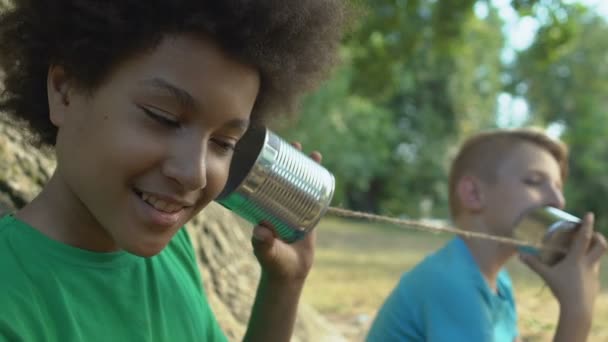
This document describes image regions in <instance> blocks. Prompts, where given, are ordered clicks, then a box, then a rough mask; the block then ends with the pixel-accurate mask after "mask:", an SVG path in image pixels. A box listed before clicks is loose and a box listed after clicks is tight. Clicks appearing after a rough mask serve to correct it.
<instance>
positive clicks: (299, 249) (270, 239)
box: [252, 143, 322, 284]
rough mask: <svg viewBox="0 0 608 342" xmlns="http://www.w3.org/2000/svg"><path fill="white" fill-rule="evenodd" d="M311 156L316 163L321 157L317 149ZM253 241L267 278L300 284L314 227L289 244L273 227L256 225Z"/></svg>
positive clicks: (308, 265)
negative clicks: (302, 236)
mask: <svg viewBox="0 0 608 342" xmlns="http://www.w3.org/2000/svg"><path fill="white" fill-rule="evenodd" d="M293 146H294V147H295V148H297V149H298V150H301V149H302V146H301V145H300V144H299V143H293ZM310 157H311V158H312V159H313V160H315V161H316V162H318V163H320V162H321V159H322V156H321V154H320V153H319V152H316V151H315V152H313V153H311V154H310ZM252 244H253V250H254V253H255V255H256V257H257V259H258V261H259V262H260V265H261V266H262V272H263V274H264V276H265V277H266V278H267V280H269V281H272V282H275V281H276V282H281V283H284V282H287V283H292V284H297V283H303V282H304V280H305V278H306V276H307V275H308V272H309V271H310V268H311V267H312V263H313V259H314V246H315V230H314V229H313V230H312V231H310V232H309V233H308V234H306V236H305V237H304V238H303V239H302V240H299V241H296V242H294V243H292V244H288V243H286V242H284V241H282V240H281V239H279V238H277V237H276V235H275V233H274V231H273V230H272V227H265V226H263V225H259V226H256V227H255V228H254V229H253V238H252Z"/></svg>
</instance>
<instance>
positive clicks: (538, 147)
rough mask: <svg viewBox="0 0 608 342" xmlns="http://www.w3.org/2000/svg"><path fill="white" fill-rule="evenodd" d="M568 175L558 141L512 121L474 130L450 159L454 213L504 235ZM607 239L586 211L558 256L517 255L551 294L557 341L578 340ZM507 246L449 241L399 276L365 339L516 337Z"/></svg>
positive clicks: (551, 200) (465, 223)
mask: <svg viewBox="0 0 608 342" xmlns="http://www.w3.org/2000/svg"><path fill="white" fill-rule="evenodd" d="M566 175H567V149H566V147H565V145H563V144H561V143H559V142H557V141H554V140H552V139H550V138H549V137H547V136H546V135H544V134H543V133H540V132H537V131H535V130H529V129H519V130H498V131H493V132H486V133H481V134H478V135H476V136H474V137H472V138H470V139H469V140H467V141H466V142H465V143H464V145H463V146H462V148H461V149H460V152H459V153H458V155H457V156H456V159H455V160H454V162H453V163H452V167H451V171H450V180H449V183H450V184H449V187H450V209H451V213H452V217H453V219H454V222H455V224H456V225H457V226H458V227H460V228H462V229H467V230H470V231H474V232H482V233H487V234H493V235H498V236H507V237H509V236H511V234H512V231H513V228H514V226H515V223H516V222H517V220H518V218H519V217H521V214H522V213H524V212H525V211H526V210H528V209H530V208H535V207H538V206H553V207H557V208H562V207H564V205H565V201H564V197H563V194H562V187H563V181H564V180H565V178H566ZM606 247H607V244H606V240H605V239H604V237H603V236H602V235H601V234H599V233H594V232H593V216H592V215H591V214H588V215H586V216H585V218H584V220H583V224H582V226H581V228H580V230H579V231H578V232H577V234H576V237H575V239H574V241H573V244H572V245H571V247H570V250H569V252H568V254H567V255H566V256H565V257H564V259H563V260H562V261H561V262H559V263H557V264H556V265H554V266H548V265H545V264H543V263H541V262H540V260H539V258H538V257H536V256H532V255H524V254H521V255H520V256H521V259H522V261H524V262H525V263H526V264H527V265H528V266H530V267H531V268H532V269H533V270H534V271H535V272H537V273H538V274H539V275H540V276H541V277H542V278H543V279H544V281H545V282H546V283H547V284H548V286H549V287H550V288H551V290H552V292H553V294H554V295H555V297H556V298H557V300H558V301H559V304H560V316H559V323H558V328H557V330H556V333H555V341H564V342H565V341H584V340H586V338H587V335H588V333H589V330H590V327H591V318H592V317H591V315H592V310H593V305H594V302H595V297H596V295H597V293H598V291H599V280H598V273H599V260H600V258H601V256H602V255H603V254H604V253H605V251H606ZM515 254H517V249H516V247H514V246H511V245H506V244H501V243H497V242H493V241H487V240H481V239H466V238H462V237H456V238H454V239H452V240H451V241H450V242H448V243H447V244H446V245H445V246H444V247H443V248H441V249H440V250H438V251H437V252H435V253H433V254H432V255H430V256H428V257H427V258H426V259H425V260H423V261H422V262H421V263H420V264H418V265H417V266H416V267H414V268H413V269H412V270H411V271H409V272H407V273H406V274H405V275H403V277H402V278H401V280H400V282H399V284H398V285H397V287H396V288H395V289H394V290H393V291H392V293H391V294H390V295H389V297H388V298H387V299H386V301H385V303H384V304H383V306H382V307H381V308H380V310H379V312H378V314H377V316H376V318H375V320H374V322H373V324H372V327H371V329H370V331H369V334H368V336H367V340H368V341H370V342H376V341H377V342H390V341H450V342H452V341H463V342H465V341H466V342H486V341H494V342H513V341H519V340H520V338H519V332H518V328H517V313H516V309H515V301H514V299H513V290H512V287H511V280H510V279H509V276H508V274H507V271H506V270H505V269H504V265H505V263H506V262H507V261H508V260H509V259H510V258H511V257H512V256H514V255H515Z"/></svg>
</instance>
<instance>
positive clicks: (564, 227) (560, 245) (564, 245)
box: [513, 207, 581, 265]
mask: <svg viewBox="0 0 608 342" xmlns="http://www.w3.org/2000/svg"><path fill="white" fill-rule="evenodd" d="M580 224H581V219H580V218H578V217H576V216H574V215H571V214H569V213H567V212H565V211H563V210H560V209H557V208H553V207H540V208H533V209H530V210H528V211H527V212H525V213H524V214H523V215H522V217H521V218H520V219H519V220H518V223H517V225H516V227H515V229H514V231H513V235H514V237H515V238H516V239H519V240H525V241H528V242H532V243H535V244H539V245H542V246H543V247H546V248H543V249H542V250H539V249H538V248H534V247H528V246H526V247H521V248H520V249H521V250H522V251H524V252H527V253H532V254H537V255H539V257H540V259H541V260H542V261H543V262H544V263H545V264H548V265H554V264H556V263H558V262H559V261H560V260H561V259H562V258H563V257H564V256H565V253H564V252H562V251H566V250H568V249H569V248H570V244H571V243H572V240H573V238H574V235H575V233H576V230H577V228H578V227H579V226H580ZM560 250H561V251H560Z"/></svg>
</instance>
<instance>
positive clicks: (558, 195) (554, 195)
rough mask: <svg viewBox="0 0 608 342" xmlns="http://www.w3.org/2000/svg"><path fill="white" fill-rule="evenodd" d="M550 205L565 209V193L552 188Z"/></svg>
mask: <svg viewBox="0 0 608 342" xmlns="http://www.w3.org/2000/svg"><path fill="white" fill-rule="evenodd" d="M548 205H550V206H552V207H555V208H557V209H564V207H565V206H566V199H565V198H564V194H563V193H562V191H561V190H560V189H557V188H554V189H552V190H551V194H550V198H549V203H548Z"/></svg>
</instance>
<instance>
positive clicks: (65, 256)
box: [0, 0, 347, 342]
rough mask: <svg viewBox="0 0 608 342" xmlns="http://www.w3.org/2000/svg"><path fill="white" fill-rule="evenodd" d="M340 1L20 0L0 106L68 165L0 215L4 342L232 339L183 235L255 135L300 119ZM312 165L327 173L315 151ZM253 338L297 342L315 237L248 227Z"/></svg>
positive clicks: (4, 34) (7, 13) (9, 33)
mask: <svg viewBox="0 0 608 342" xmlns="http://www.w3.org/2000/svg"><path fill="white" fill-rule="evenodd" d="M346 7H347V6H346V5H345V3H344V2H343V1H342V0H276V1H275V0H262V1H237V0H225V1H205V0H147V1H136V0H112V1H110V0H105V1H95V0H53V1H41V0H39V1H26V0H15V1H13V2H12V3H11V4H9V5H5V6H4V7H3V8H2V14H1V16H0V68H1V69H2V78H3V79H2V81H3V84H4V87H3V89H2V90H3V92H2V98H1V99H0V100H1V101H0V109H1V110H3V111H4V112H6V113H8V114H10V115H11V116H12V117H13V118H15V119H17V120H19V121H21V122H22V123H24V124H26V125H27V126H28V127H29V128H30V130H31V132H32V133H33V135H34V137H35V138H36V141H35V142H36V143H37V144H38V145H39V146H42V147H44V146H46V147H52V149H53V151H54V153H55V155H56V158H57V167H56V169H55V171H54V173H53V175H52V177H51V179H50V180H49V182H48V183H47V184H46V185H45V187H44V189H43V190H42V192H41V193H40V194H39V195H38V196H37V197H36V198H35V199H34V200H33V201H32V202H31V203H28V204H27V205H26V206H25V207H23V208H22V209H20V210H19V211H18V212H16V213H14V214H11V215H7V216H4V217H2V218H0V269H2V270H3V273H4V274H5V275H7V276H6V277H3V280H2V281H1V282H0V303H2V309H1V310H0V339H2V340H4V339H8V340H11V341H14V340H17V341H62V342H64V341H99V340H104V341H225V340H226V337H225V335H224V334H223V333H222V331H221V329H220V328H219V326H218V323H217V321H216V320H215V318H214V316H213V313H212V311H211V309H210V307H209V306H208V303H207V300H206V298H205V295H204V290H203V288H202V286H201V283H200V275H199V273H198V270H197V266H196V262H195V256H194V252H193V249H192V246H191V244H190V240H189V238H188V236H187V233H186V231H185V230H184V229H182V227H183V226H184V224H185V223H186V222H188V221H189V220H190V219H191V218H192V217H193V216H195V215H196V214H197V213H198V212H199V211H200V210H201V209H202V208H204V207H205V206H206V205H207V204H209V202H211V201H212V200H214V199H215V198H216V197H217V196H218V194H219V193H220V192H221V190H222V189H223V187H224V185H225V183H226V180H227V176H228V170H229V167H230V163H231V159H232V155H233V150H234V147H235V145H236V143H237V142H238V141H239V139H240V138H241V137H242V136H243V134H244V133H245V131H246V130H247V129H249V128H250V127H252V126H255V125H260V124H262V123H263V122H264V120H267V119H269V118H272V117H274V116H276V115H278V114H279V113H291V112H293V110H294V108H295V104H296V103H297V100H298V98H299V97H300V96H301V95H302V94H303V93H305V92H306V91H310V90H311V89H313V88H314V87H315V86H316V85H317V83H318V82H319V81H321V80H322V79H323V78H324V77H325V76H326V74H327V72H328V71H329V69H330V67H331V66H332V65H333V64H334V62H335V60H336V52H337V48H338V46H339V43H340V39H341V35H342V31H343V28H344V24H345V21H346V17H347V16H346V12H347V8H346ZM311 157H312V158H314V159H315V160H317V161H320V158H321V156H320V154H319V153H317V152H314V153H313V154H311ZM252 240H253V241H254V243H253V245H254V251H255V254H256V257H257V258H258V260H259V262H260V265H261V267H262V277H261V279H260V283H259V286H258V291H257V297H256V300H255V303H254V306H253V308H252V314H251V319H250V322H249V325H248V328H247V332H246V334H245V337H244V338H245V340H252V341H287V340H289V339H290V336H291V334H292V331H293V325H294V320H295V315H296V309H297V305H298V302H299V298H300V293H301V290H302V287H303V285H304V280H305V278H306V276H307V274H308V271H309V270H310V267H311V264H312V259H313V252H314V233H312V234H309V235H308V236H306V237H305V238H304V239H302V240H300V241H298V242H296V243H293V244H286V243H284V242H283V241H281V240H278V239H276V238H275V237H274V233H273V231H272V229H271V228H268V227H264V226H257V227H255V228H254V230H253V239H252Z"/></svg>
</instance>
